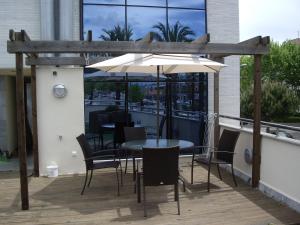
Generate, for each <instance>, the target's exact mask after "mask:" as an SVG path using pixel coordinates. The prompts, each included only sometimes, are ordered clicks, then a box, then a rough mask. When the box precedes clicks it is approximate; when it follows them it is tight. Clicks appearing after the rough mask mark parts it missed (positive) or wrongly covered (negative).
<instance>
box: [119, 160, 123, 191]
mask: <svg viewBox="0 0 300 225" xmlns="http://www.w3.org/2000/svg"><path fill="white" fill-rule="evenodd" d="M120 173H121V186H123V169H122V164H121V162H120Z"/></svg>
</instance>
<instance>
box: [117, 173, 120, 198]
mask: <svg viewBox="0 0 300 225" xmlns="http://www.w3.org/2000/svg"><path fill="white" fill-rule="evenodd" d="M116 176H117V183H118V196H120V184H119V174H118V168H116Z"/></svg>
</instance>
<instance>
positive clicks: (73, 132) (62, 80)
mask: <svg viewBox="0 0 300 225" xmlns="http://www.w3.org/2000/svg"><path fill="white" fill-rule="evenodd" d="M53 71H57V76H53ZM55 84H64V85H65V86H66V88H67V90H68V93H67V96H66V97H64V98H61V99H59V98H55V97H54V96H53V93H52V87H53V85H55ZM83 100H84V94H83V69H82V68H71V67H70V68H57V67H45V66H44V67H39V68H38V69H37V120H38V121H37V122H38V138H39V160H40V173H41V175H46V174H47V170H46V167H47V166H48V165H50V164H52V163H54V164H56V165H58V166H59V174H60V175H61V174H70V173H82V172H84V171H85V167H84V161H83V155H82V151H81V149H80V146H79V144H78V142H77V140H76V136H78V135H79V134H81V133H84V104H83V103H84V101H83ZM59 136H62V139H61V140H60V138H59ZM73 151H75V152H76V153H77V154H76V156H74V155H73V154H72V152H73Z"/></svg>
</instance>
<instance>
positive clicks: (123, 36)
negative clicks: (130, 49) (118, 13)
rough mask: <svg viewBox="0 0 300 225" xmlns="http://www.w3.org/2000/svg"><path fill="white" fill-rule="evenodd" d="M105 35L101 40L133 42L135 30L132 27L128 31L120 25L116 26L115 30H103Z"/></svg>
mask: <svg viewBox="0 0 300 225" xmlns="http://www.w3.org/2000/svg"><path fill="white" fill-rule="evenodd" d="M102 31H103V32H104V33H105V34H102V35H101V36H100V37H99V38H101V39H102V40H103V41H132V39H131V37H132V35H133V30H132V28H131V27H130V26H128V28H127V29H126V28H125V27H121V26H120V25H116V26H115V27H114V28H113V29H111V30H107V29H102Z"/></svg>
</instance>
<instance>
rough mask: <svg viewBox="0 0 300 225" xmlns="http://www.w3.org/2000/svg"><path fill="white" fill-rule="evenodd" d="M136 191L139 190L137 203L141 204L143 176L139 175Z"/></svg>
mask: <svg viewBox="0 0 300 225" xmlns="http://www.w3.org/2000/svg"><path fill="white" fill-rule="evenodd" d="M136 189H137V202H138V203H140V202H141V174H139V173H138V174H137V180H136Z"/></svg>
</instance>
